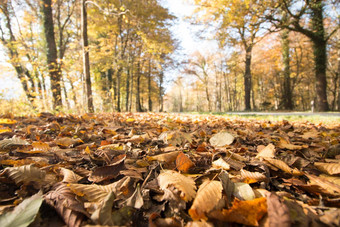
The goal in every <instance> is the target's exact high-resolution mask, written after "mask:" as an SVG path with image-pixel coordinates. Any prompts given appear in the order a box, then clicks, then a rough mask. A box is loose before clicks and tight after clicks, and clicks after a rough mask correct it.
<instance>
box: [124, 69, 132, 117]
mask: <svg viewBox="0 0 340 227" xmlns="http://www.w3.org/2000/svg"><path fill="white" fill-rule="evenodd" d="M130 77H131V68H130V66H128V68H127V73H126V87H125V89H126V96H125V111H126V112H128V111H129V98H130Z"/></svg>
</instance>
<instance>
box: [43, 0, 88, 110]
mask: <svg viewBox="0 0 340 227" xmlns="http://www.w3.org/2000/svg"><path fill="white" fill-rule="evenodd" d="M49 1H50V0H49ZM85 2H86V0H81V21H82V35H83V37H82V38H83V39H82V41H83V67H84V68H83V70H84V75H85V85H86V98H87V109H88V111H89V112H90V113H93V112H94V106H93V96H92V85H91V75H90V56H89V47H88V45H89V43H88V37H87V12H86V4H85Z"/></svg>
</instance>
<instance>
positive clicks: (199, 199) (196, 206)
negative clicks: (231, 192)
mask: <svg viewBox="0 0 340 227" xmlns="http://www.w3.org/2000/svg"><path fill="white" fill-rule="evenodd" d="M222 189H223V187H222V184H221V182H220V181H214V180H213V181H210V180H206V181H205V182H203V184H201V185H200V187H199V189H198V191H197V196H196V198H195V200H194V202H193V204H192V206H191V208H190V210H189V214H190V216H191V218H192V219H193V220H194V221H196V220H200V219H203V220H206V219H207V217H206V214H207V213H208V212H210V211H212V210H213V209H214V208H215V207H216V206H217V204H218V202H219V201H220V199H221V198H222Z"/></svg>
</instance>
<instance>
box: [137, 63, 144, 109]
mask: <svg viewBox="0 0 340 227" xmlns="http://www.w3.org/2000/svg"><path fill="white" fill-rule="evenodd" d="M140 78H141V72H140V62H138V64H137V80H136V82H137V84H136V86H137V93H136V111H137V112H142V111H143V110H142V105H141V102H140Z"/></svg>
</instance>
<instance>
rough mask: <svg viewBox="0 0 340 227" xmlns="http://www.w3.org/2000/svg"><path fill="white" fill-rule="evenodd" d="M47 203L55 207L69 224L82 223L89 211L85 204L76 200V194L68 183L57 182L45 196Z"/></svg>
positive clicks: (76, 224) (76, 226)
mask: <svg viewBox="0 0 340 227" xmlns="http://www.w3.org/2000/svg"><path fill="white" fill-rule="evenodd" d="M45 200H46V202H47V204H49V205H50V206H52V207H54V208H55V209H56V210H57V212H58V214H59V215H60V216H61V217H62V219H63V220H64V222H65V223H66V224H67V226H74V227H78V226H80V225H81V223H82V221H83V219H84V214H85V215H87V212H86V211H85V209H84V206H83V204H82V203H81V202H80V201H78V200H76V198H75V194H74V193H73V192H72V191H71V189H70V188H69V187H67V186H66V184H63V183H57V184H56V185H55V186H54V189H53V190H52V191H50V192H49V193H47V195H46V196H45Z"/></svg>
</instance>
